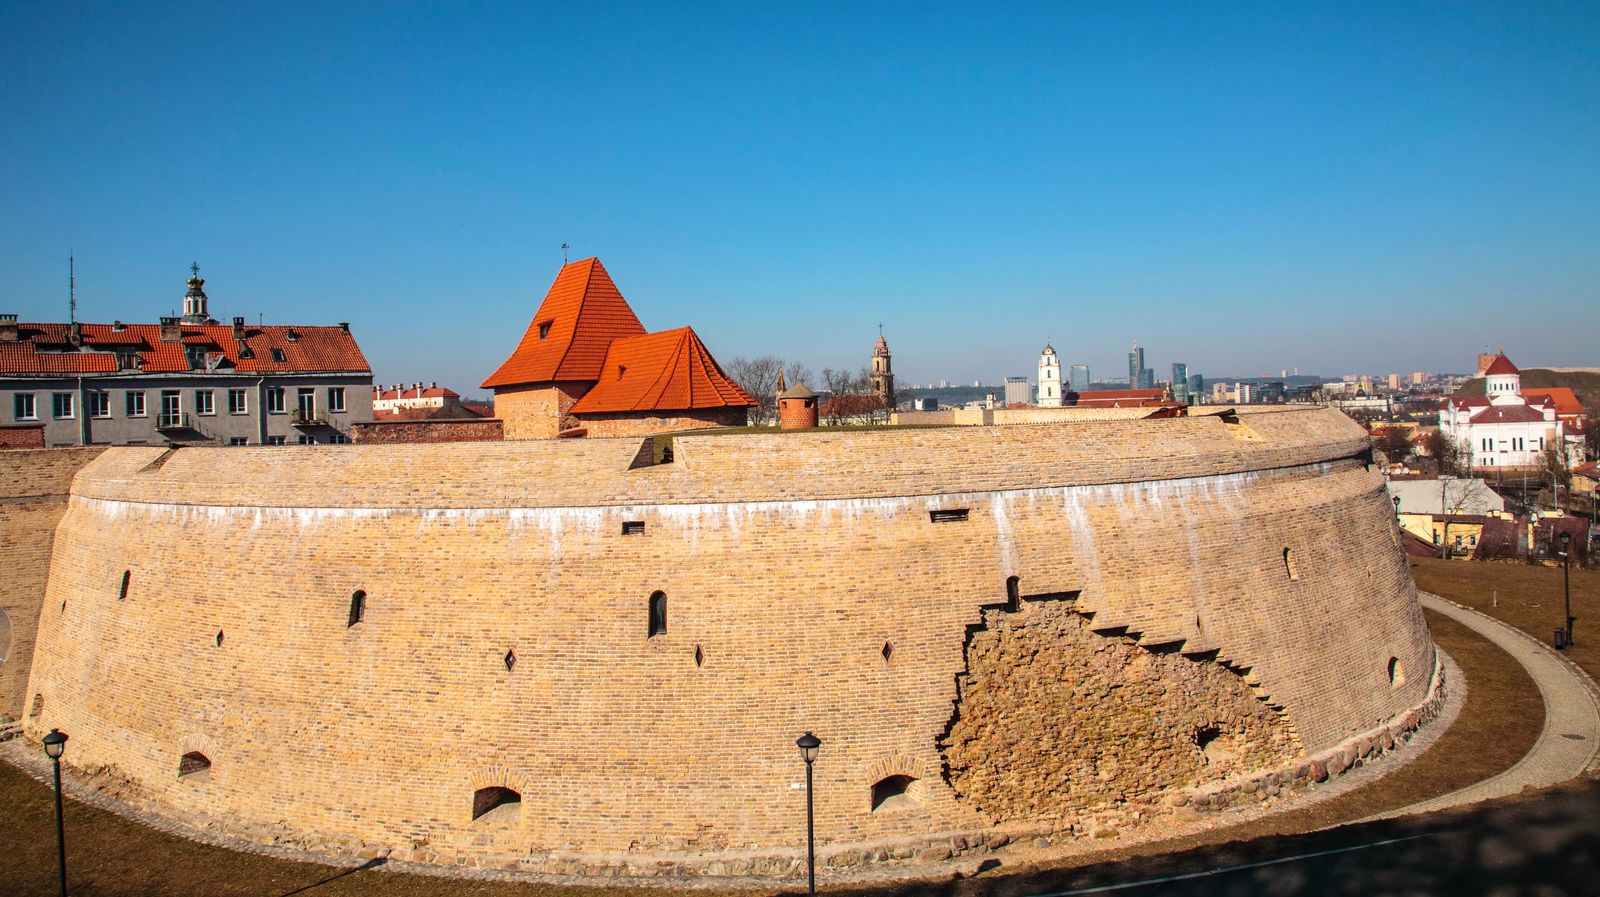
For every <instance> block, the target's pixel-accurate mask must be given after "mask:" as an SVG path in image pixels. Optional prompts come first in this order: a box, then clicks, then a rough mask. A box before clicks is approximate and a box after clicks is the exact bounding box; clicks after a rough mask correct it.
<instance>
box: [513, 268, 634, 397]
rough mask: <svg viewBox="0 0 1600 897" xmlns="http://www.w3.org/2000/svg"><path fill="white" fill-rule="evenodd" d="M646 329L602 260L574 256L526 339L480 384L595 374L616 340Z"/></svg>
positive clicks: (586, 377) (591, 377)
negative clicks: (612, 280) (580, 258)
mask: <svg viewBox="0 0 1600 897" xmlns="http://www.w3.org/2000/svg"><path fill="white" fill-rule="evenodd" d="M642 333H644V325H643V324H640V323H639V318H638V317H637V316H636V315H634V313H633V309H632V308H629V307H628V302H627V300H626V299H623V298H622V293H621V292H620V291H618V290H617V285H616V284H615V283H612V282H611V275H609V274H607V273H606V269H605V267H604V266H603V265H601V264H600V260H599V259H597V258H587V259H583V260H581V261H576V262H572V263H570V264H568V265H565V266H563V267H562V269H561V273H559V274H557V275H556V279H555V282H554V283H552V284H551V285H550V291H549V292H548V293H546V294H545V296H544V301H543V302H541V303H539V310H538V311H536V312H534V314H533V320H532V321H530V322H528V329H527V331H525V332H524V333H523V334H522V342H520V343H518V344H517V348H516V350H515V351H513V352H512V353H511V357H510V358H507V359H506V360H505V361H504V362H503V363H502V364H501V365H500V367H499V368H498V369H496V370H495V372H494V373H493V374H490V375H489V379H487V380H485V381H483V384H482V385H483V386H484V388H491V387H496V386H518V385H521V384H524V383H546V382H550V381H554V380H580V381H581V380H594V379H597V378H599V376H600V368H601V366H602V365H603V364H604V363H605V359H606V349H607V347H608V346H610V345H611V342H612V341H613V340H617V339H622V338H624V337H630V336H638V335H640V334H642Z"/></svg>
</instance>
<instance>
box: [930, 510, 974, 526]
mask: <svg viewBox="0 0 1600 897" xmlns="http://www.w3.org/2000/svg"><path fill="white" fill-rule="evenodd" d="M928 519H929V520H930V521H932V522H933V523H958V522H960V521H962V520H966V519H967V509H966V508H939V509H938V510H934V511H929V512H928Z"/></svg>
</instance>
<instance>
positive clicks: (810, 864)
mask: <svg viewBox="0 0 1600 897" xmlns="http://www.w3.org/2000/svg"><path fill="white" fill-rule="evenodd" d="M794 746H795V747H797V748H799V749H800V758H801V759H802V760H804V761H806V885H807V887H808V888H809V889H810V893H811V895H812V897H816V893H817V838H816V828H815V825H814V820H815V818H816V817H815V813H814V811H813V801H812V799H811V764H812V763H813V762H814V761H815V760H816V759H817V748H819V747H821V746H822V739H820V738H818V737H817V736H815V735H812V734H811V733H810V732H807V733H806V734H804V735H802V736H800V737H799V738H797V739H795V742H794Z"/></svg>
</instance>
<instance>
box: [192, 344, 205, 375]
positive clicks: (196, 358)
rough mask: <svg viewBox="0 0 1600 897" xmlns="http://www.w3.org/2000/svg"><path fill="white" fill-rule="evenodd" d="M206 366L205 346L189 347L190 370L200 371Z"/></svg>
mask: <svg viewBox="0 0 1600 897" xmlns="http://www.w3.org/2000/svg"><path fill="white" fill-rule="evenodd" d="M205 366H206V350H205V347H204V346H190V347H189V369H190V370H199V369H200V368H203V367H205Z"/></svg>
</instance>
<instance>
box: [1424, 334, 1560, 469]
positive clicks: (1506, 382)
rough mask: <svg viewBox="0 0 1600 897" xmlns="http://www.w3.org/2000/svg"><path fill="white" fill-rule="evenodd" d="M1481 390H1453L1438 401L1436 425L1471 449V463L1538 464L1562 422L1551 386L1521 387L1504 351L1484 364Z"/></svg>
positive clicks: (1519, 376)
mask: <svg viewBox="0 0 1600 897" xmlns="http://www.w3.org/2000/svg"><path fill="white" fill-rule="evenodd" d="M1482 373H1483V378H1484V379H1483V391H1484V394H1483V395H1481V396H1459V397H1458V396H1452V397H1450V398H1447V399H1445V400H1444V401H1443V402H1442V403H1440V405H1439V429H1440V431H1442V432H1443V433H1444V434H1445V435H1447V436H1451V437H1453V438H1454V439H1455V440H1456V441H1457V442H1458V443H1460V444H1461V446H1462V447H1463V448H1464V449H1465V450H1466V451H1467V452H1469V453H1470V455H1469V457H1470V459H1471V465H1472V466H1473V467H1514V468H1523V467H1537V466H1539V465H1540V463H1541V461H1542V458H1543V455H1544V453H1545V451H1546V449H1548V448H1549V447H1550V446H1556V445H1561V444H1562V441H1563V440H1565V439H1566V436H1567V433H1566V430H1567V428H1566V424H1565V422H1564V421H1563V419H1562V417H1563V416H1562V415H1560V414H1558V413H1557V412H1558V408H1557V405H1558V402H1557V400H1556V397H1554V396H1552V395H1551V394H1550V392H1551V391H1550V390H1539V391H1537V394H1533V393H1532V391H1530V392H1529V393H1524V392H1523V389H1522V372H1521V371H1519V370H1517V366H1516V365H1514V364H1512V363H1511V359H1509V358H1507V357H1506V355H1505V353H1504V352H1500V353H1499V354H1496V355H1494V356H1493V357H1492V358H1490V359H1488V363H1487V364H1485V365H1484V367H1483V371H1482Z"/></svg>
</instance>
